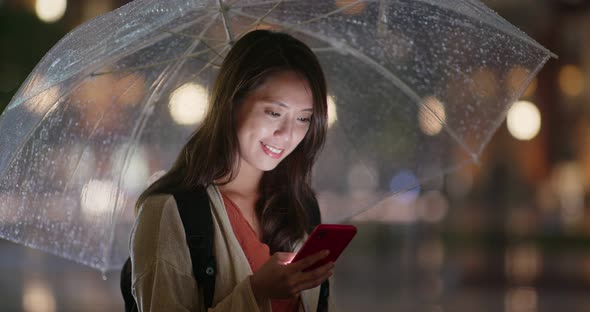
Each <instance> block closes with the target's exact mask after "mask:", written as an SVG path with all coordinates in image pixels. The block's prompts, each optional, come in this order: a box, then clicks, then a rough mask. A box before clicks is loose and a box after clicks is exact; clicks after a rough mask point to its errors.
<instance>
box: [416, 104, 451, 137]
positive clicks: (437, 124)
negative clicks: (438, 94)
mask: <svg viewBox="0 0 590 312" xmlns="http://www.w3.org/2000/svg"><path fill="white" fill-rule="evenodd" d="M446 118H447V115H446V112H445V107H444V105H443V103H441V102H440V101H439V100H438V99H437V98H435V97H432V96H429V97H426V98H424V100H423V101H422V104H421V105H420V111H419V112H418V122H419V125H420V130H422V132H424V134H426V135H430V136H434V135H437V134H439V133H440V131H441V130H442V128H443V125H444V123H445V122H446Z"/></svg>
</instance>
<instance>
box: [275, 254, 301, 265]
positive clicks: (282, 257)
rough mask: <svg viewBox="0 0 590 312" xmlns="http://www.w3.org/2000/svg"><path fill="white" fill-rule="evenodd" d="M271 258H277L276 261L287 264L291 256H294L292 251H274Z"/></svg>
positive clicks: (291, 258)
mask: <svg viewBox="0 0 590 312" xmlns="http://www.w3.org/2000/svg"><path fill="white" fill-rule="evenodd" d="M272 257H273V258H275V259H276V260H277V262H279V263H281V264H289V263H291V260H293V258H295V253H294V252H275V253H274V254H273V255H272Z"/></svg>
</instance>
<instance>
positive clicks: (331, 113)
mask: <svg viewBox="0 0 590 312" xmlns="http://www.w3.org/2000/svg"><path fill="white" fill-rule="evenodd" d="M336 120H338V115H337V112H336V100H335V99H334V97H333V96H331V95H329V96H328V128H330V127H332V125H333V124H334V123H335V122H336Z"/></svg>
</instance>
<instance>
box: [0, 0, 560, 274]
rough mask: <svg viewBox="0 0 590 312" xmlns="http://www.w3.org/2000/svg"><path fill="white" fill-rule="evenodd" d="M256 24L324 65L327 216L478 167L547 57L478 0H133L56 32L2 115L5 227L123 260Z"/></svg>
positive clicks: (1, 212)
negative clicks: (149, 189) (146, 204)
mask: <svg viewBox="0 0 590 312" xmlns="http://www.w3.org/2000/svg"><path fill="white" fill-rule="evenodd" d="M256 28H267V29H274V30H278V31H283V32H288V33H290V34H292V35H294V36H295V37H297V38H299V39H301V40H303V41H304V42H306V43H307V44H308V45H309V46H310V47H312V49H313V50H314V51H315V52H316V54H317V55H318V57H319V59H320V61H321V63H322V65H323V68H324V70H325V72H326V75H327V79H328V84H329V105H330V107H329V118H330V129H329V134H328V141H327V144H326V147H325V149H324V151H323V152H322V154H321V157H320V159H319V161H318V163H317V165H316V167H315V169H314V187H315V189H316V190H317V192H318V195H319V197H320V203H321V209H322V211H323V214H324V221H325V222H342V221H344V220H347V219H348V218H350V217H352V216H354V215H357V214H359V213H360V212H363V211H366V210H367V209H371V208H372V207H375V206H383V205H387V203H388V199H390V198H395V196H396V194H399V193H402V192H405V191H407V190H409V189H413V188H416V187H418V186H419V185H420V184H421V183H423V181H426V180H428V179H430V178H432V177H435V176H440V175H441V174H444V173H446V172H449V171H451V170H454V169H456V168H459V167H460V166H462V165H465V164H468V163H471V162H473V161H476V160H477V158H478V156H479V155H480V153H481V151H482V149H483V147H484V146H485V144H486V142H488V141H489V140H490V138H491V136H492V135H493V133H494V131H495V130H496V129H497V128H498V126H499V125H500V123H501V122H502V120H503V119H504V117H505V115H506V111H507V109H508V108H509V106H510V104H511V103H512V102H513V101H514V100H515V99H517V98H518V97H519V96H520V95H521V93H522V92H523V90H524V88H525V87H526V85H527V84H528V83H529V82H530V80H531V79H532V78H533V76H534V75H535V74H536V73H537V72H538V71H539V69H540V68H541V67H542V65H543V64H544V63H545V62H546V61H547V60H548V59H549V58H550V57H551V56H552V54H551V53H550V52H549V51H548V50H547V49H545V48H543V47H542V46H541V45H539V44H538V43H536V42H535V41H534V40H532V39H531V38H529V37H528V36H527V35H526V34H524V33H523V32H521V31H519V30H518V29H516V28H515V27H513V26H512V25H511V24H509V23H508V22H506V21H505V20H503V19H502V18H501V17H499V16H498V15H496V14H495V13H493V12H492V11H491V10H490V9H488V8H487V7H485V6H484V5H483V4H482V3H480V2H478V1H475V0H463V1H461V0H454V1H451V0H436V1H434V0H432V1H430V0H396V1H394V0H387V1H386V0H383V1H318V0H298V1H262V0H250V1H237V0H236V1H222V0H209V1H207V0H182V1H181V0H136V1H134V2H132V3H130V4H128V5H125V6H123V7H121V8H119V9H117V10H115V11H113V12H111V13H108V14H106V15H103V16H100V17H98V18H97V19H94V20H92V21H90V22H88V23H86V24H84V25H82V26H80V27H78V28H77V29H75V30H74V31H73V32H71V33H70V34H68V35H67V36H66V37H64V38H63V39H62V40H61V41H60V42H59V43H58V44H57V45H56V46H55V47H54V48H53V49H52V50H51V51H49V52H48V53H47V55H46V56H45V57H44V58H43V59H42V60H41V62H40V63H39V64H38V65H37V67H36V68H35V69H34V70H33V72H32V73H31V74H30V75H29V77H28V78H27V80H26V81H25V83H24V84H23V85H22V86H21V88H20V89H19V91H18V92H17V94H16V95H15V97H14V98H13V99H12V101H11V102H10V103H9V105H8V107H7V108H6V110H5V111H4V112H3V114H2V115H1V116H0V133H1V135H0V236H2V237H3V238H5V239H8V240H11V241H14V242H17V243H21V244H24V245H27V246H31V247H34V248H38V249H41V250H45V251H48V252H51V253H53V254H57V255H60V256H63V257H65V258H68V259H73V260H75V261H77V262H80V263H83V264H86V265H89V266H92V267H95V268H98V269H100V270H103V271H106V270H109V269H112V268H119V267H120V265H121V264H122V263H123V261H124V259H125V258H126V257H127V256H128V235H129V231H130V228H131V225H132V223H133V205H134V203H135V200H136V199H137V197H138V195H139V193H140V192H141V191H142V190H143V189H144V188H145V187H146V186H147V185H148V184H149V183H150V181H152V180H153V179H155V177H157V176H158V175H159V174H161V173H162V172H163V171H164V170H167V169H168V168H169V167H170V166H171V164H172V162H173V160H174V158H175V157H176V155H177V153H178V151H179V149H180V147H181V146H182V145H183V144H184V143H185V142H186V140H187V138H188V136H189V134H190V133H191V132H192V131H193V130H194V129H195V128H196V127H198V125H199V123H200V121H201V119H202V117H203V114H204V112H205V111H206V109H207V94H208V90H209V88H210V87H211V85H212V81H213V79H214V77H215V75H216V71H217V69H218V66H219V64H220V63H221V62H222V59H223V56H224V55H225V54H226V53H227V51H228V50H229V48H230V47H231V45H232V42H234V41H235V40H236V39H237V38H239V37H240V36H241V35H242V34H244V33H246V32H248V31H250V30H252V29H256ZM392 196H393V197H392ZM335 199H340V200H335ZM391 209H395V207H393V206H392V208H391Z"/></svg>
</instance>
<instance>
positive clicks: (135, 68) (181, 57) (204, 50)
mask: <svg viewBox="0 0 590 312" xmlns="http://www.w3.org/2000/svg"><path fill="white" fill-rule="evenodd" d="M191 38H195V39H201V40H204V39H203V38H198V37H197V36H191ZM203 44H204V45H205V46H206V47H207V48H206V49H203V50H200V51H197V52H194V53H190V54H187V55H183V56H180V57H174V58H171V59H167V60H165V61H161V62H155V63H151V64H148V65H143V66H136V67H130V68H126V69H123V70H112V71H106V72H99V73H92V74H90V75H91V76H101V75H106V74H114V73H124V72H129V71H136V70H140V69H146V68H152V67H157V66H160V65H165V64H169V63H172V62H175V61H179V60H182V59H186V58H194V59H197V60H201V61H206V62H209V61H208V60H206V59H203V58H199V57H198V56H200V55H203V54H205V53H207V52H210V51H211V52H213V53H214V54H216V55H217V56H219V57H223V56H222V55H220V54H219V52H217V51H216V50H215V48H219V47H224V48H225V47H226V46H227V44H226V43H225V42H224V43H222V44H219V45H216V46H215V47H211V46H209V45H207V44H205V43H203ZM216 65H217V64H216ZM217 66H220V65H217Z"/></svg>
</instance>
